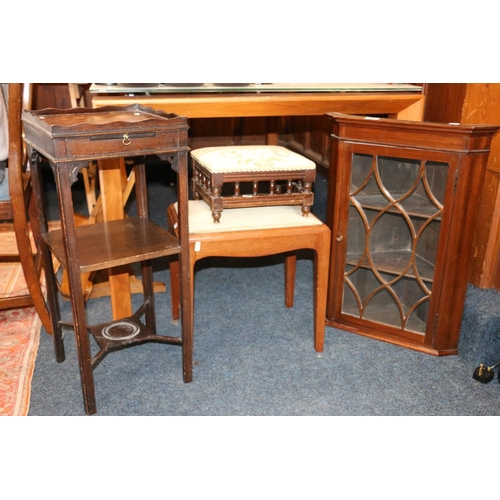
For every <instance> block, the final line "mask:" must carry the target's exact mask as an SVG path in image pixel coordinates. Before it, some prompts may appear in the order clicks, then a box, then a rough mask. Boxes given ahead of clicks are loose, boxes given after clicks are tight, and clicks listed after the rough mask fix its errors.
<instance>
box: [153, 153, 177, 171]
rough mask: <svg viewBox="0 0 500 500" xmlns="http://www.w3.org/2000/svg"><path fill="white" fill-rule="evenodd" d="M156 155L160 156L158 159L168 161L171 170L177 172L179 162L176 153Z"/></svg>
mask: <svg viewBox="0 0 500 500" xmlns="http://www.w3.org/2000/svg"><path fill="white" fill-rule="evenodd" d="M157 156H158V158H160V160H162V161H166V162H168V163H170V167H171V168H172V170H173V171H174V172H176V173H177V174H178V173H179V162H178V158H177V155H176V154H175V155H172V154H159V155H157Z"/></svg>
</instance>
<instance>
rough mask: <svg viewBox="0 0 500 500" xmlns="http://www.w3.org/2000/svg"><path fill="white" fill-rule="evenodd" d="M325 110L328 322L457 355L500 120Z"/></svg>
mask: <svg viewBox="0 0 500 500" xmlns="http://www.w3.org/2000/svg"><path fill="white" fill-rule="evenodd" d="M328 119H329V122H330V137H331V164H330V193H329V195H330V198H329V200H328V209H327V210H328V217H329V220H328V222H329V225H330V227H331V228H332V256H331V268H330V283H329V299H328V310H327V324H328V325H330V326H334V327H338V328H342V329H347V330H350V331H353V332H355V333H359V334H362V335H367V336H370V337H373V338H377V339H380V340H385V341H388V342H391V343H395V344H398V345H401V346H404V347H409V348H413V349H416V350H419V351H423V352H427V353H430V354H434V355H448V354H456V353H457V352H458V342H459V333H460V324H461V320H462V312H463V305H464V301H465V294H466V288H467V277H468V264H469V262H470V252H471V248H472V238H473V233H474V220H475V216H476V213H477V208H478V198H479V194H480V192H481V187H482V184H483V180H484V174H485V168H486V163H487V160H488V153H489V148H490V143H491V139H492V137H493V135H494V134H495V133H496V131H497V130H498V129H499V128H500V127H499V126H488V125H452V124H446V125H445V124H436V123H428V122H410V121H402V120H392V119H379V118H370V117H360V116H350V115H343V114H338V113H329V114H328Z"/></svg>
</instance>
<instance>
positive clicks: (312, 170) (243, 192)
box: [191, 145, 316, 222]
mask: <svg viewBox="0 0 500 500" xmlns="http://www.w3.org/2000/svg"><path fill="white" fill-rule="evenodd" d="M191 157H192V160H193V196H194V198H195V199H196V200H199V199H200V198H201V199H203V200H204V201H205V202H206V203H207V204H208V205H209V207H210V210H211V211H212V217H213V220H214V222H219V221H220V217H221V213H222V211H223V209H225V208H250V207H263V206H278V205H302V215H304V216H307V215H308V214H309V212H310V211H311V206H312V204H313V202H314V195H313V193H312V185H313V182H314V181H315V179H316V164H315V163H314V162H313V161H311V160H309V159H308V158H305V157H304V156H301V155H299V154H297V153H294V152H293V151H290V150H289V149H287V148H284V147H282V146H267V145H264V146H221V147H208V148H200V149H195V150H193V151H191Z"/></svg>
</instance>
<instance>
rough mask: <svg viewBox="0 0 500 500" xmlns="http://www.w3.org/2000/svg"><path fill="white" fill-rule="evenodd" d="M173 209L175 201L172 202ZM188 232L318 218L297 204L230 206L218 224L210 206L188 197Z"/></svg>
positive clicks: (311, 222) (296, 223)
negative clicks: (248, 206)
mask: <svg viewBox="0 0 500 500" xmlns="http://www.w3.org/2000/svg"><path fill="white" fill-rule="evenodd" d="M175 208H176V210H177V204H175ZM188 210H189V232H190V234H199V233H220V232H227V231H248V230H255V229H276V228H284V227H290V228H293V227H303V226H318V225H321V224H322V222H321V221H320V220H319V219H318V218H317V217H315V216H314V215H313V214H309V217H302V211H301V208H300V206H278V207H253V208H232V209H231V210H225V211H224V217H222V218H221V220H220V222H219V223H218V224H214V221H213V220H212V212H211V211H210V207H209V206H208V205H207V204H206V203H205V202H204V201H203V200H189V208H188Z"/></svg>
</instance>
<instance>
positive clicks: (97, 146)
mask: <svg viewBox="0 0 500 500" xmlns="http://www.w3.org/2000/svg"><path fill="white" fill-rule="evenodd" d="M179 145H180V140H179V132H178V131H177V130H169V131H152V132H148V131H143V132H124V133H119V134H105V135H90V136H87V137H81V136H80V137H77V138H71V137H66V138H60V139H57V140H56V141H55V148H56V150H55V156H56V157H57V158H73V159H76V158H89V157H93V156H95V157H96V158H97V157H99V156H101V155H109V154H116V155H121V156H134V155H136V154H144V153H145V152H146V151H151V152H155V151H164V150H169V149H175V148H177V147H179Z"/></svg>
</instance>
